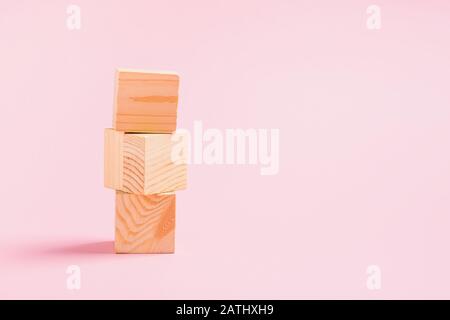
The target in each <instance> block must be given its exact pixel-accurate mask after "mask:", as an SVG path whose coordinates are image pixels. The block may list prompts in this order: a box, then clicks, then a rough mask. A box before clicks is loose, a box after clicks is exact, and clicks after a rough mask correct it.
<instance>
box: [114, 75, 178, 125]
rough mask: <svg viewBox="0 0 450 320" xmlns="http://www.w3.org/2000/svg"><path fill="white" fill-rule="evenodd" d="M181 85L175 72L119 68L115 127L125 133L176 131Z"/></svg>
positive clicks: (115, 102) (116, 88)
mask: <svg viewBox="0 0 450 320" xmlns="http://www.w3.org/2000/svg"><path fill="white" fill-rule="evenodd" d="M178 85H179V77H178V75H177V74H175V73H169V72H167V73H164V72H159V73H158V72H147V71H140V70H126V69H119V70H117V72H116V87H115V99H114V120H113V128H115V129H116V130H119V131H125V132H148V133H171V132H173V131H175V129H176V126H177V106H178Z"/></svg>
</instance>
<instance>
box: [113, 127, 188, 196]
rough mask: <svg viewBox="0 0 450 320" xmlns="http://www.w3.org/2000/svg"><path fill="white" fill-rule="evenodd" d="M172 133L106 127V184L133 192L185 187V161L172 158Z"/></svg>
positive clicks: (155, 191)
mask: <svg viewBox="0 0 450 320" xmlns="http://www.w3.org/2000/svg"><path fill="white" fill-rule="evenodd" d="M173 145H174V142H173V141H172V134H150V133H125V132H122V131H116V130H114V129H106V130H105V187H107V188H111V189H115V190H120V191H124V192H128V193H134V194H154V193H164V192H172V191H177V190H182V189H186V184H187V165H186V163H185V162H184V163H183V162H181V163H180V162H178V161H177V162H176V163H174V162H173V161H172V156H171V155H172V147H173Z"/></svg>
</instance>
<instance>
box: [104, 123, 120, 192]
mask: <svg viewBox="0 0 450 320" xmlns="http://www.w3.org/2000/svg"><path fill="white" fill-rule="evenodd" d="M123 136H124V134H123V132H120V131H115V130H113V129H105V144H104V166H103V167H104V184H105V187H107V188H112V189H119V190H121V189H122V187H123V184H122V178H121V177H122V176H123Z"/></svg>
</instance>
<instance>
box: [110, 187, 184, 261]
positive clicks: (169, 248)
mask: <svg viewBox="0 0 450 320" xmlns="http://www.w3.org/2000/svg"><path fill="white" fill-rule="evenodd" d="M175 206H176V198H175V194H174V193H172V194H152V195H138V194H131V193H125V192H121V191H116V239H115V245H114V247H115V251H116V253H174V252H175Z"/></svg>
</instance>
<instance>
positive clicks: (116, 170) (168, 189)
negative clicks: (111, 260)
mask: <svg viewBox="0 0 450 320" xmlns="http://www.w3.org/2000/svg"><path fill="white" fill-rule="evenodd" d="M178 85H179V77H178V75H176V74H173V73H163V72H146V71H139V70H118V71H117V73H116V85H115V101H114V116H113V117H114V120H113V129H106V130H105V186H106V187H108V188H112V189H115V190H116V204H115V206H116V226H115V228H116V229H115V251H116V252H117V253H173V252H174V251H175V202H176V198H175V193H174V192H175V191H177V190H181V189H185V188H186V181H187V166H186V164H185V163H179V162H173V161H172V157H171V150H172V146H173V144H174V143H175V142H174V141H172V140H173V139H172V135H173V132H174V131H175V130H176V124H177V106H178Z"/></svg>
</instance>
